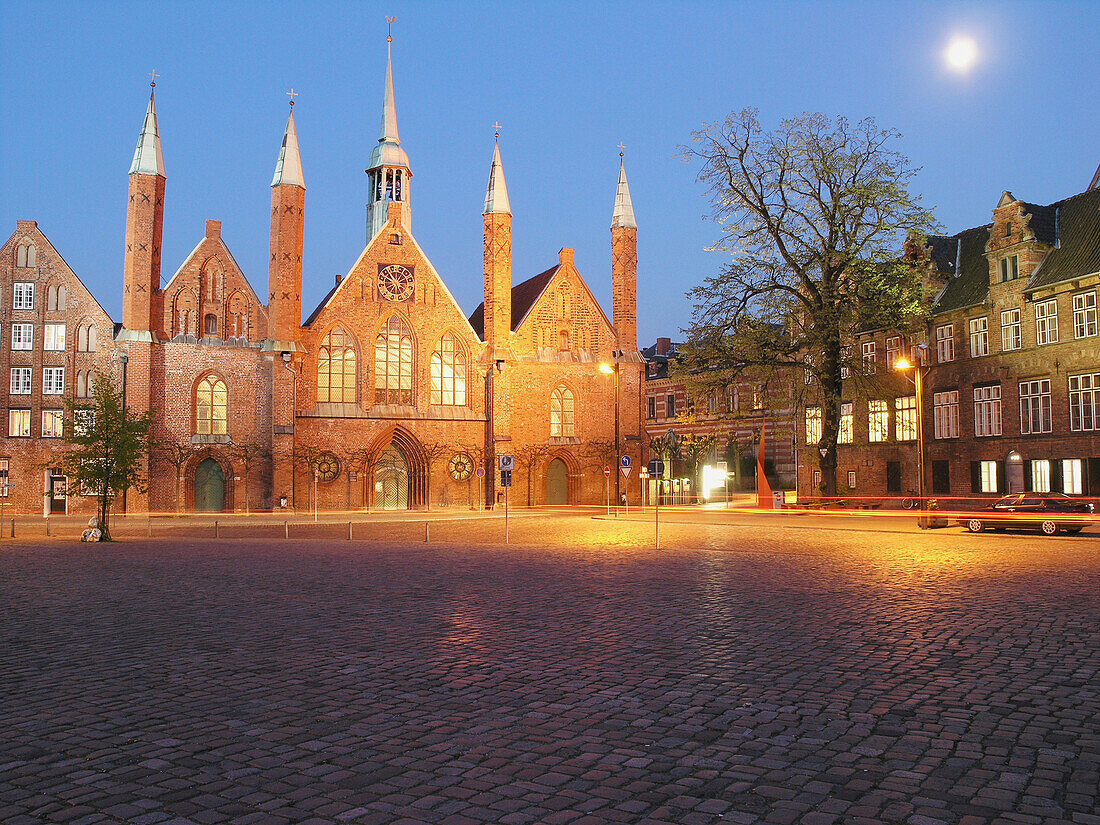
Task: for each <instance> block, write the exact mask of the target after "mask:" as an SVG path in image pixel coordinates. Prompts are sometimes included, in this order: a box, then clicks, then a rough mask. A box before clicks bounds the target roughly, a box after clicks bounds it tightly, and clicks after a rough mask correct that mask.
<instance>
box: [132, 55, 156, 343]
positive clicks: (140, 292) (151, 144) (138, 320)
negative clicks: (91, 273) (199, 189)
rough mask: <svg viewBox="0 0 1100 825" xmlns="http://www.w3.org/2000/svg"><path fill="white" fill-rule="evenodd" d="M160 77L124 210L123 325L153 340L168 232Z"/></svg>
mask: <svg viewBox="0 0 1100 825" xmlns="http://www.w3.org/2000/svg"><path fill="white" fill-rule="evenodd" d="M156 85H157V84H156V73H154V75H153V82H152V83H151V84H150V86H151V87H152V90H153V91H150V93H149V107H148V108H147V109H146V111H145V123H144V124H143V125H142V127H141V135H140V136H139V137H138V143H137V149H136V150H135V151H134V162H133V163H131V164H130V193H129V195H130V198H129V202H128V203H127V206H126V257H125V261H124V264H123V300H122V325H123V327H124V328H125V329H127V330H129V331H131V332H133V333H145V334H146V338H148V339H149V340H152V339H153V337H154V336H155V335H156V331H157V330H158V329H160V326H161V319H160V318H159V317H157V316H158V315H159V314H160V313H159V312H158V311H157V310H158V308H159V301H157V300H156V295H157V293H159V292H160V244H161V235H162V233H163V229H164V183H165V174H164V155H163V154H162V153H161V148H160V132H159V131H158V130H157V104H156V98H155V92H156Z"/></svg>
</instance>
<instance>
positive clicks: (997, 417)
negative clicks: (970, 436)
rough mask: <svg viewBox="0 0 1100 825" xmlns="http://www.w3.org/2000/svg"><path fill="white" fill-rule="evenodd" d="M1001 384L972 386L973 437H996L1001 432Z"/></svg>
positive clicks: (1002, 429)
mask: <svg viewBox="0 0 1100 825" xmlns="http://www.w3.org/2000/svg"><path fill="white" fill-rule="evenodd" d="M1003 431H1004V427H1003V421H1002V415H1001V385H1000V384H983V385H980V386H977V387H974V437H975V438H996V437H997V436H1000V435H1002V434H1003Z"/></svg>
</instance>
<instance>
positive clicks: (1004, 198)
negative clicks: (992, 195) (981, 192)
mask: <svg viewBox="0 0 1100 825" xmlns="http://www.w3.org/2000/svg"><path fill="white" fill-rule="evenodd" d="M1015 202H1016V196H1015V195H1013V194H1012V193H1011V192H1009V191H1008V190H1007V189H1006V190H1005V191H1003V192H1002V193H1001V199H1000V200H999V201H997V208H998V209H1000V208H1001V207H1002V206H1008V204H1010V203H1015Z"/></svg>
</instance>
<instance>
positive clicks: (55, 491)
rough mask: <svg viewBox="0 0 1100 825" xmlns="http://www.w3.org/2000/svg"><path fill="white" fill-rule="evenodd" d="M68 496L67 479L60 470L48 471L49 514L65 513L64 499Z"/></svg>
mask: <svg viewBox="0 0 1100 825" xmlns="http://www.w3.org/2000/svg"><path fill="white" fill-rule="evenodd" d="M67 494H68V479H67V478H65V476H63V475H61V471H60V470H55V469H51V470H50V512H51V513H61V514H63V513H64V512H65V497H66V495H67Z"/></svg>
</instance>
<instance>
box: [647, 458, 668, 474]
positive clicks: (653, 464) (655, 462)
mask: <svg viewBox="0 0 1100 825" xmlns="http://www.w3.org/2000/svg"><path fill="white" fill-rule="evenodd" d="M649 474H650V475H651V476H653V477H654V478H660V477H661V476H663V475H664V474H665V463H664V462H663V461H661V459H659V458H654V459H652V460H651V461H650V462H649Z"/></svg>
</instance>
